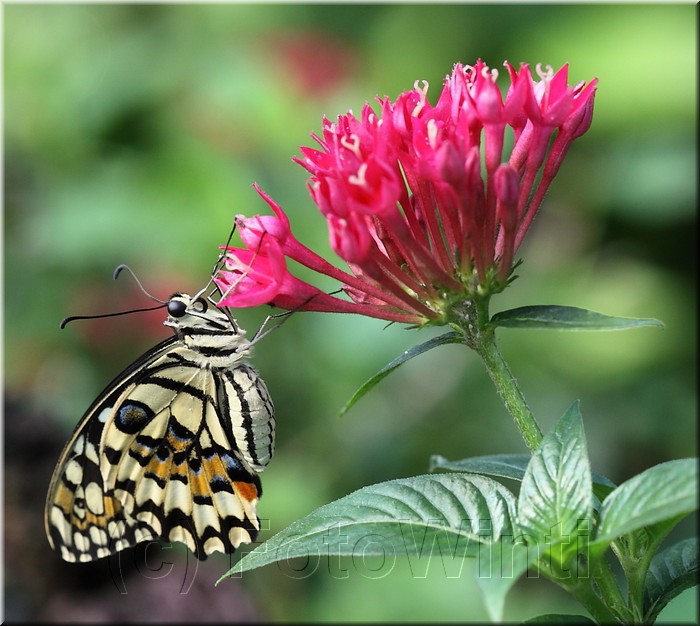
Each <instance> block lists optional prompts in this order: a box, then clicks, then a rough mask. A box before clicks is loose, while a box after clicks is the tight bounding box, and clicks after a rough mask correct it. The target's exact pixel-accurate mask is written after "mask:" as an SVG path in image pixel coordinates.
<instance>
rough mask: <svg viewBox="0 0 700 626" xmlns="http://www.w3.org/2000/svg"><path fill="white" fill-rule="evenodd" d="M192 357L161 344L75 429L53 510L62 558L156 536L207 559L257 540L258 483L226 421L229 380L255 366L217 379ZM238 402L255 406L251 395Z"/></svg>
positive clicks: (50, 522) (89, 556)
mask: <svg viewBox="0 0 700 626" xmlns="http://www.w3.org/2000/svg"><path fill="white" fill-rule="evenodd" d="M190 356H191V353H190V351H189V350H188V349H187V348H186V347H185V346H184V345H182V344H181V343H180V342H178V341H177V340H176V339H175V338H171V339H169V340H167V341H165V342H163V343H161V344H159V345H158V346H156V347H155V348H153V349H152V350H151V351H149V352H148V353H147V354H145V355H144V356H143V357H142V358H141V359H139V360H138V361H137V362H136V363H134V364H133V365H132V366H130V367H129V368H128V369H127V370H125V371H124V372H123V373H122V374H121V375H120V376H119V377H117V379H115V380H114V381H113V382H112V383H111V384H110V385H109V386H108V387H107V389H105V391H104V392H103V393H102V394H100V396H99V397H98V399H97V400H96V401H95V403H93V405H92V407H91V408H90V409H89V410H88V412H87V413H86V415H85V416H84V418H83V419H82V420H81V421H80V423H79V424H78V427H77V428H76V431H75V433H74V434H73V436H72V437H71V439H70V441H69V443H68V445H67V446H66V448H65V450H64V452H63V454H62V456H61V459H60V461H59V464H58V466H57V469H56V471H55V473H54V477H53V479H52V482H51V487H50V489H49V496H48V499H47V504H46V529H47V534H48V537H49V541H50V543H51V545H52V546H53V547H59V548H60V550H61V554H62V556H63V558H64V559H65V560H68V561H90V560H94V559H97V558H102V557H105V556H108V555H109V554H112V553H114V552H117V551H119V550H122V549H124V548H126V547H128V546H132V545H134V544H136V543H139V542H141V541H147V540H155V539H159V538H162V539H165V540H170V541H181V542H183V543H185V544H186V545H187V546H188V547H189V548H190V550H192V551H193V552H194V553H195V555H196V556H197V557H198V558H200V559H204V558H206V556H207V555H209V554H211V553H212V552H214V551H220V552H225V553H231V552H233V551H234V549H235V548H236V547H237V546H238V545H239V544H240V543H241V542H250V541H252V540H254V539H255V537H256V536H257V531H258V528H259V521H258V517H257V514H256V504H257V500H258V498H259V497H260V494H261V493H262V489H261V485H260V480H259V478H258V477H257V475H256V474H255V472H254V471H253V470H251V469H250V467H249V466H248V463H247V462H246V460H245V458H244V456H243V455H242V453H241V452H240V451H239V448H238V445H237V443H236V437H235V435H234V432H233V430H232V427H231V417H230V415H228V414H226V413H222V410H224V411H228V410H230V409H231V407H230V403H229V401H228V396H227V392H226V387H225V382H224V379H229V378H235V377H236V372H237V370H239V369H240V368H243V369H245V370H247V369H251V371H252V368H249V366H247V365H245V364H241V365H239V366H237V367H235V368H233V369H231V370H220V371H219V370H214V369H210V368H206V367H202V366H201V364H198V363H196V362H193V361H192V360H191V359H190V358H189V357H190ZM260 382H261V381H260ZM263 387H264V385H263ZM249 391H251V392H252V391H253V389H252V388H251V389H250V390H249ZM236 397H237V398H239V399H240V398H243V403H244V404H245V403H246V402H247V400H246V397H250V398H251V400H253V404H255V402H254V394H252V393H250V394H249V396H246V395H245V394H244V395H243V396H236ZM260 417H261V418H262V417H264V416H263V415H261V416H260ZM272 419H273V418H272V415H271V414H270V415H269V416H268V420H272Z"/></svg>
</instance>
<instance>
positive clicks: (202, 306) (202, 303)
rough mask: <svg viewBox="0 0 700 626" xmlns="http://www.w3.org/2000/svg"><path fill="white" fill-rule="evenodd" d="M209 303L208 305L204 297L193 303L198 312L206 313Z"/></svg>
mask: <svg viewBox="0 0 700 626" xmlns="http://www.w3.org/2000/svg"><path fill="white" fill-rule="evenodd" d="M208 306H209V305H207V301H206V300H204V299H203V298H197V299H196V300H195V301H194V302H193V303H192V308H193V309H194V310H195V311H197V313H204V312H205V311H206V310H207V308H208Z"/></svg>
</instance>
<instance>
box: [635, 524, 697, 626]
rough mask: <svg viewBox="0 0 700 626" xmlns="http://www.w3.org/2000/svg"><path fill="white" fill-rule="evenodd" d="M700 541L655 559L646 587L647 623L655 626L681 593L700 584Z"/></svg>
mask: <svg viewBox="0 0 700 626" xmlns="http://www.w3.org/2000/svg"><path fill="white" fill-rule="evenodd" d="M699 570H700V566H699V565H698V540H697V537H690V538H688V539H684V540H683V541H679V542H678V543H676V544H675V545H673V546H671V547H669V548H667V549H666V550H664V551H663V552H659V553H658V554H657V555H655V556H654V558H653V559H652V562H651V566H650V567H649V571H648V572H647V577H646V580H645V583H644V614H645V617H644V623H646V624H653V623H654V621H655V620H656V617H657V616H658V614H659V613H660V612H661V611H662V610H663V608H664V607H665V606H666V605H667V604H668V603H669V602H670V601H671V600H673V598H675V597H676V596H677V595H678V594H679V593H681V592H682V591H685V590H686V589H689V588H690V587H693V586H695V585H697V584H698V571H699Z"/></svg>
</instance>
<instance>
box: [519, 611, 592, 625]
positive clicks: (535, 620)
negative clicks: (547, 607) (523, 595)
mask: <svg viewBox="0 0 700 626" xmlns="http://www.w3.org/2000/svg"><path fill="white" fill-rule="evenodd" d="M523 624H597V622H594V621H593V620H592V619H591V618H590V617H586V616H585V615H570V614H568V613H548V614H546V615H538V616H537V617H531V618H530V619H526V620H525V621H524V622H523Z"/></svg>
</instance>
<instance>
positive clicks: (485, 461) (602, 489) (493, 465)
mask: <svg viewBox="0 0 700 626" xmlns="http://www.w3.org/2000/svg"><path fill="white" fill-rule="evenodd" d="M530 458H531V457H530V455H529V454H490V455H485V456H472V457H468V458H466V459H459V460H458V461H450V460H448V459H446V458H445V457H444V456H440V455H439V454H436V455H433V456H432V457H430V468H429V469H430V471H431V472H432V471H435V470H446V471H450V472H472V473H474V474H485V475H486V476H498V477H500V478H511V479H513V480H522V479H523V476H524V475H525V469H526V468H527V464H528V463H529V462H530ZM591 476H592V478H593V493H594V494H595V495H596V496H597V497H598V498H600V500H601V501H603V500H604V499H605V498H606V496H607V495H608V494H609V493H610V492H611V491H612V490H613V489H615V487H616V485H615V483H614V482H612V481H611V480H608V479H607V478H606V477H605V476H602V475H600V474H596V473H595V472H593V473H592V474H591Z"/></svg>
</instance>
